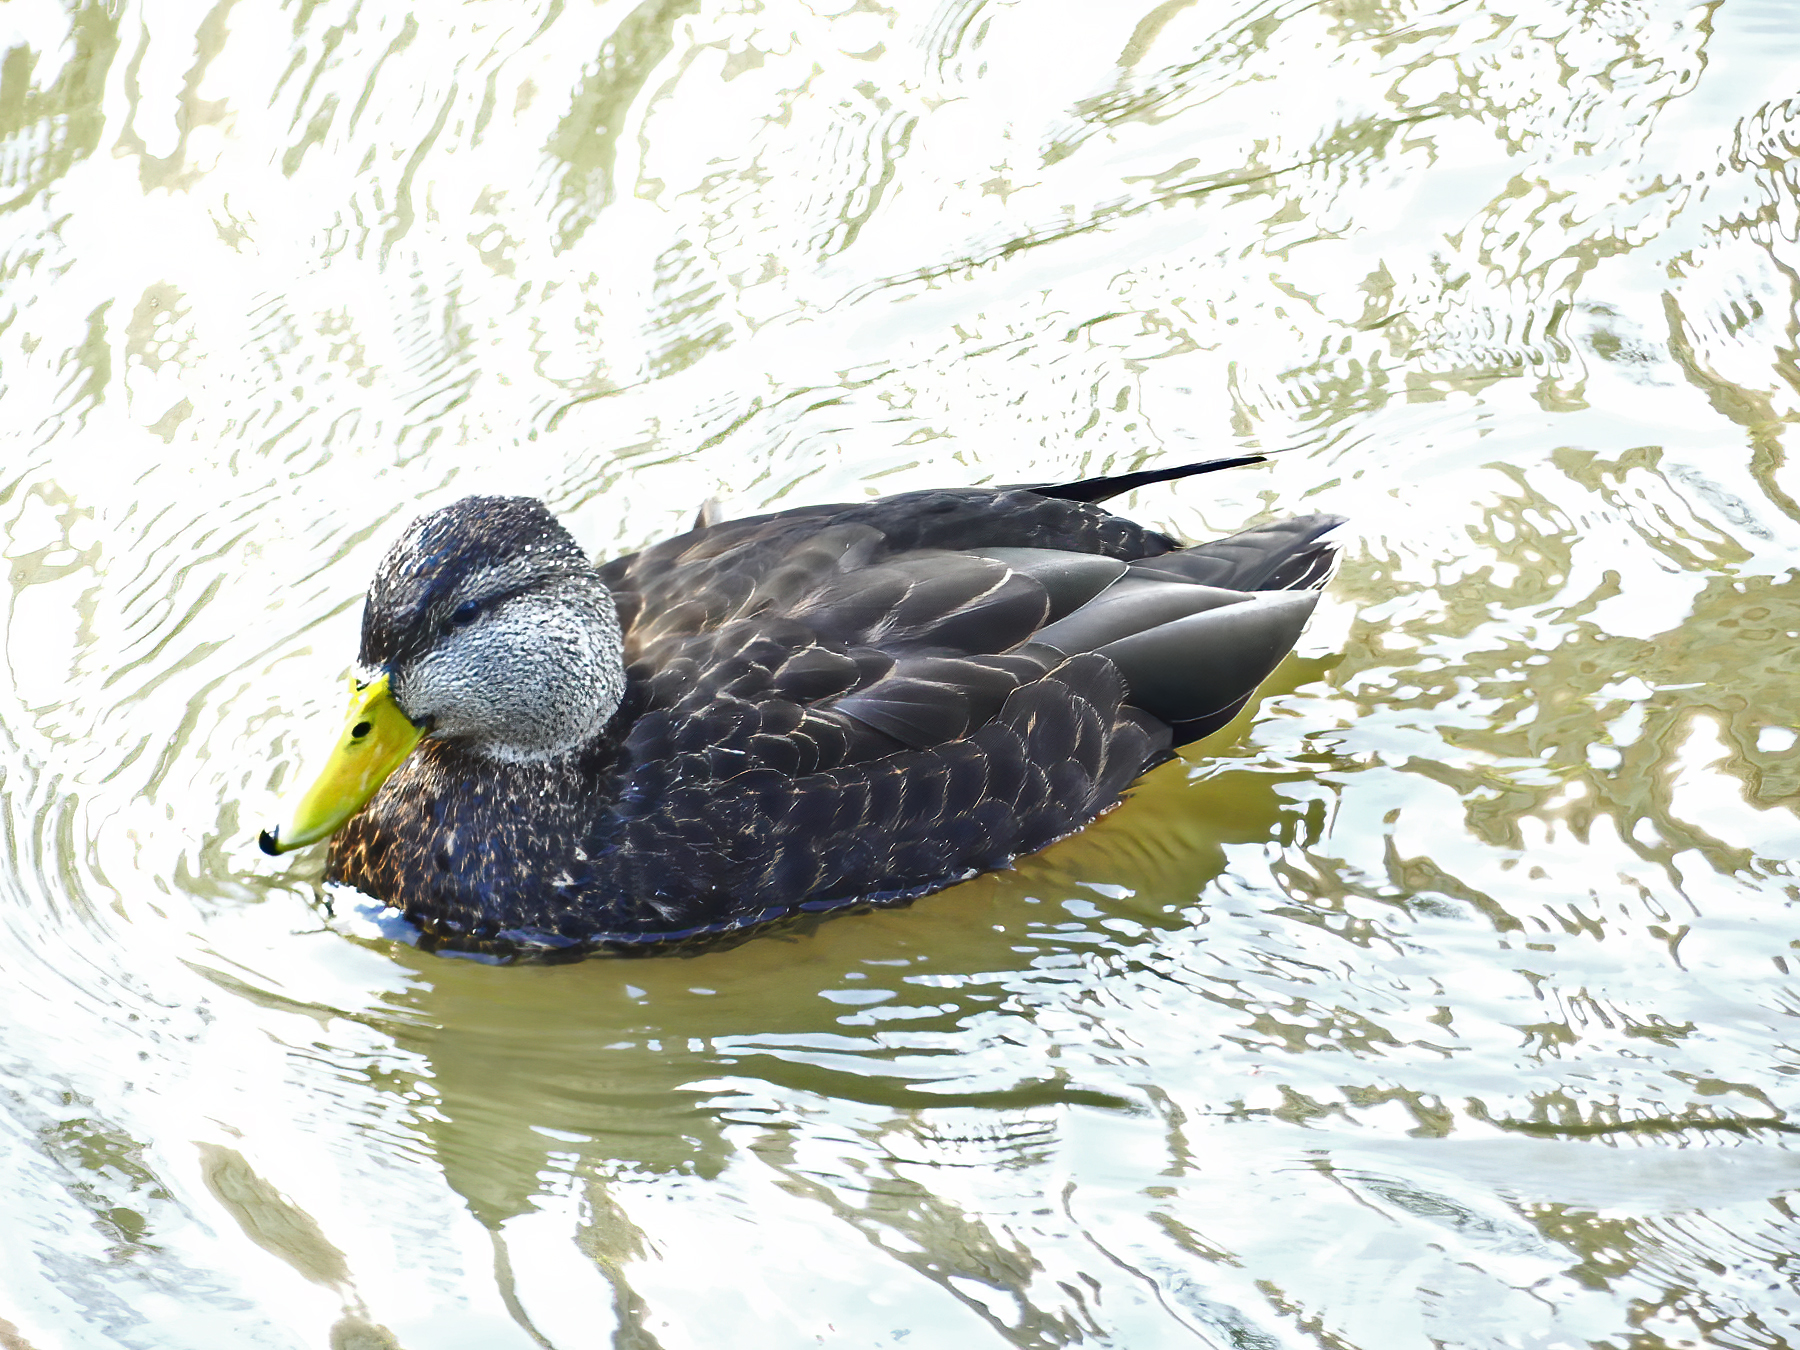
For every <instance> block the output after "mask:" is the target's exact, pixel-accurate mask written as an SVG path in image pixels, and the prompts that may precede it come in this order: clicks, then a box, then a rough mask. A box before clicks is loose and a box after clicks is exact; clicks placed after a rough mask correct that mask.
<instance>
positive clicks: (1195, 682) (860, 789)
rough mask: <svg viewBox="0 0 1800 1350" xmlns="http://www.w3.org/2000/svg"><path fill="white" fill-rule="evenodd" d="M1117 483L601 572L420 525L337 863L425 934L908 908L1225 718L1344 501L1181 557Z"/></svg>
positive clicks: (1265, 662) (1015, 494)
mask: <svg viewBox="0 0 1800 1350" xmlns="http://www.w3.org/2000/svg"><path fill="white" fill-rule="evenodd" d="M1203 467H1206V466H1187V467H1186V468H1184V469H1182V470H1174V471H1166V472H1164V473H1163V474H1161V475H1157V476H1159V477H1174V476H1180V475H1181V474H1182V473H1184V472H1197V471H1200V469H1201V468H1203ZM1144 477H1146V476H1145V475H1135V476H1133V478H1134V479H1141V478H1144ZM1125 481H1126V480H1123V479H1120V480H1089V481H1088V482H1087V483H1085V484H1071V485H1062V486H1059V487H1051V488H1039V489H1029V488H1012V489H1006V488H1002V489H976V488H971V489H953V490H938V491H926V492H912V493H905V494H901V495H897V496H894V497H889V498H884V499H879V500H876V501H872V502H867V503H859V504H847V505H830V506H808V507H801V508H798V509H795V510H789V511H782V512H778V513H775V514H771V515H763V516H757V517H753V518H750V519H744V520H737V521H731V522H727V523H723V524H714V525H706V526H701V527H699V528H696V529H695V530H693V531H691V532H690V533H688V534H685V535H681V536H679V537H677V538H673V539H669V540H667V541H664V542H662V543H659V544H656V545H654V546H652V547H650V548H647V549H645V550H643V551H642V552H639V553H635V554H632V555H630V556H628V557H623V558H619V559H616V560H614V561H612V562H609V563H606V564H604V565H602V566H599V567H597V568H592V567H589V566H588V565H587V564H586V562H585V559H582V558H581V557H580V554H579V550H577V549H575V546H574V544H573V541H572V540H570V539H569V538H568V536H567V534H566V532H564V531H563V530H562V528H561V526H560V525H558V524H556V522H555V520H554V518H553V517H551V516H550V514H549V512H548V511H546V510H545V509H544V507H543V506H542V505H541V504H539V503H537V502H534V501H530V500H528V499H522V498H470V499H467V500H465V501H463V502H459V503H456V504H455V505H453V506H450V507H447V508H444V509H443V510H441V511H438V512H435V513H432V514H431V515H429V516H426V517H423V518H421V520H420V521H418V522H415V523H414V525H413V526H412V527H411V528H410V529H409V531H408V534H407V536H406V537H405V538H404V539H403V540H402V541H401V543H400V544H399V545H397V546H396V548H395V550H394V551H393V552H392V553H390V555H389V557H388V559H387V561H386V562H384V564H383V566H382V570H381V572H380V573H379V574H378V576H377V579H376V582H375V584H374V586H373V587H372V588H371V592H370V598H369V603H368V606H367V609H366V610H365V615H364V627H363V644H362V652H361V656H360V662H359V664H360V667H361V669H362V671H363V673H364V674H365V675H366V676H370V677H373V676H374V675H375V674H376V673H377V672H386V673H387V674H388V675H391V677H392V679H393V696H394V700H395V702H396V703H397V705H398V707H399V709H400V711H401V712H402V713H404V714H405V716H406V718H407V719H409V721H411V722H413V723H415V724H417V726H418V727H420V728H421V731H420V732H419V736H420V739H419V740H418V742H417V746H416V748H414V749H412V750H411V751H410V753H407V754H406V757H405V758H404V760H403V761H402V762H401V763H400V764H399V767H398V768H397V769H396V770H394V771H393V772H392V774H391V776H389V777H387V778H386V780H385V782H383V783H382V785H381V786H380V788H379V790H378V791H376V792H375V793H374V795H373V797H372V798H370V799H369V800H368V801H367V804H366V805H365V806H363V807H362V809H361V810H360V811H359V812H357V813H356V814H355V815H354V816H352V817H351V818H350V819H349V820H348V822H347V823H346V824H344V825H343V826H342V828H340V829H339V830H338V831H337V833H336V835H335V837H334V838H333V839H332V844H331V851H330V856H329V860H328V863H327V871H326V877H327V880H328V881H330V882H336V883H342V884H344V885H348V886H352V887H354V888H356V889H357V890H359V891H362V892H364V893H365V894H367V895H370V896H373V897H375V898H377V899H380V900H382V901H384V902H386V903H387V904H388V905H390V906H392V907H394V908H396V909H399V910H401V911H403V912H404V914H405V915H406V917H407V918H408V919H409V920H410V921H411V922H412V923H414V924H415V925H417V926H418V928H419V929H420V930H421V942H422V944H423V945H426V946H429V947H445V948H454V949H464V950H474V951H486V952H492V953H496V954H500V955H512V956H519V955H537V956H540V957H555V956H575V955H580V954H584V953H587V952H591V951H596V950H603V949H604V950H613V951H620V952H625V951H646V950H654V949H658V948H663V947H667V946H669V945H671V944H683V943H692V942H694V941H696V940H703V939H714V940H717V939H718V938H720V937H722V936H725V935H730V934H735V933H740V932H742V931H744V930H748V929H753V928H756V927H758V926H761V925H764V924H767V923H770V922H771V921H774V920H777V919H780V918H783V917H785V916H789V915H794V914H801V913H807V912H823V911H830V910H835V909H844V908H850V907H856V906H866V905H872V904H887V903H897V902H901V901H905V900H909V899H912V898H915V897H918V896H921V895H925V894H927V893H929V892H932V891H936V890H941V889H943V888H944V887H946V886H949V885H952V884H954V883H955V882H957V881H960V880H963V879H965V878H967V877H969V876H972V875H974V874H976V873H979V872H982V871H987V870H991V869H994V868H999V867H1003V866H1005V865H1007V864H1008V863H1009V862H1010V861H1011V860H1012V859H1014V858H1016V857H1019V856H1021V855H1023V854H1028V853H1032V852H1035V851H1037V850H1039V849H1041V848H1043V847H1045V846H1046V845H1048V844H1050V843H1052V842H1054V841H1055V840H1057V839H1059V838H1062V837H1063V836H1065V835H1068V834H1070V833H1072V832H1074V831H1076V830H1078V829H1080V828H1081V827H1082V826H1083V825H1085V824H1087V823H1088V822H1089V821H1091V820H1092V819H1093V818H1094V817H1095V816H1097V815H1099V814H1100V813H1102V812H1104V811H1106V810H1107V809H1109V808H1110V807H1112V806H1113V805H1114V804H1116V803H1117V802H1118V801H1119V798H1120V794H1121V793H1122V792H1123V790H1124V789H1125V788H1126V787H1127V786H1128V785H1129V784H1130V783H1131V782H1132V781H1133V780H1134V779H1135V778H1137V777H1138V776H1139V775H1140V774H1141V773H1143V772H1144V770H1145V769H1147V768H1148V767H1150V766H1152V765H1153V764H1155V763H1157V762H1158V761H1159V760H1161V759H1163V758H1166V757H1167V756H1168V755H1169V753H1170V752H1171V748H1172V746H1174V745H1176V744H1180V743H1183V742H1185V741H1187V740H1191V739H1195V738H1197V737H1198V736H1200V735H1204V734H1205V733H1206V732H1207V731H1210V730H1212V729H1214V728H1215V727H1217V726H1220V725H1223V723H1224V722H1225V721H1227V720H1229V719H1230V717H1231V716H1232V715H1233V714H1234V713H1235V712H1236V711H1237V710H1238V709H1239V708H1240V707H1242V706H1243V704H1244V702H1245V701H1246V700H1247V699H1248V698H1249V696H1250V695H1251V693H1252V692H1253V691H1254V690H1255V688H1256V686H1257V685H1258V684H1259V683H1260V682H1261V681H1262V679H1263V678H1264V677H1265V676H1266V675H1267V674H1268V673H1269V671H1270V670H1272V669H1273V667H1274V666H1275V664H1276V663H1277V662H1278V661H1279V660H1280V658H1281V657H1282V656H1283V655H1284V654H1285V653H1286V652H1287V651H1288V650H1289V648H1290V647H1291V646H1292V644H1293V642H1294V641H1295V639H1296V638H1297V637H1298V635H1299V632H1300V630H1301V627H1302V626H1303V625H1304V623H1305V621H1306V618H1307V616H1308V615H1309V614H1310V612H1311V610H1312V607H1313V603H1314V601H1315V600H1316V598H1317V587H1319V586H1320V585H1322V584H1323V581H1324V578H1325V576H1326V575H1327V573H1328V571H1329V568H1330V565H1331V561H1332V556H1333V553H1332V549H1331V546H1330V545H1329V543H1327V542H1325V541H1323V540H1322V539H1321V538H1320V536H1321V535H1323V534H1324V533H1325V532H1326V531H1327V530H1329V529H1330V528H1331V527H1332V526H1333V525H1335V524H1337V523H1338V521H1337V518H1336V517H1331V516H1308V517H1300V518H1296V519H1292V520H1287V521H1281V522H1277V523H1275V524H1272V525H1268V526H1263V527H1260V528H1258V529H1255V530H1251V531H1248V532H1246V533H1244V534H1241V535H1237V536H1233V537H1232V538H1230V539H1226V540H1220V541H1217V542H1215V543H1212V544H1207V545H1200V546H1198V547H1192V548H1183V547H1182V546H1181V545H1180V544H1179V542H1178V541H1176V540H1174V539H1172V538H1170V537H1169V536H1167V535H1164V534H1161V533H1159V532H1157V531H1154V530H1150V529H1147V528H1145V527H1144V526H1141V525H1137V524H1134V523H1133V522H1131V521H1129V520H1125V519H1122V518H1121V517H1118V516H1115V515H1112V514H1109V513H1108V512H1106V511H1104V510H1102V509H1101V508H1100V507H1098V506H1097V505H1094V504H1093V502H1092V501H1090V500H1083V499H1082V498H1083V496H1084V495H1087V496H1099V495H1103V494H1104V492H1105V491H1106V490H1107V485H1108V484H1111V483H1120V482H1125ZM1096 485H1098V486H1096ZM1133 485H1135V483H1133ZM1114 490H1116V489H1114ZM471 576H473V577H475V578H476V580H474V581H470V580H469V578H470V577H471ZM544 596H550V597H553V599H554V603H552V602H551V601H550V600H545V599H542V597H544ZM465 629H466V630H467V631H466V633H465V631H464V630H465ZM484 632H485V633H486V636H485V637H484V636H483V634H484ZM591 633H598V634H599V636H598V637H597V638H591ZM608 634H614V635H616V636H612V637H609V636H608ZM584 635H587V636H584ZM590 638H591V640H590ZM608 642H614V643H616V644H617V654H616V657H615V656H611V655H609V653H608V651H606V650H603V649H605V648H606V647H607V643H608ZM481 643H485V644H486V646H485V647H483V646H481V645H480V644H481ZM584 643H586V644H587V645H588V646H592V647H594V648H595V650H597V651H599V653H600V655H599V657H598V658H596V659H590V658H591V653H589V652H588V650H587V647H586V646H584V645H583V644H584ZM478 651H490V652H496V651H497V652H499V653H501V655H500V656H497V657H495V658H494V662H495V663H496V664H494V665H493V666H492V667H491V668H483V669H479V670H478V669H477V667H476V666H475V664H474V657H473V656H472V654H473V653H476V652H478ZM509 653H511V655H509ZM434 661H436V662H437V665H436V666H433V664H432V663H433V662H434ZM471 671H473V672H475V673H470V672H471ZM496 671H497V672H498V674H496V673H495V672H496ZM600 686H606V687H604V688H601V687H600ZM476 689H480V690H488V691H489V693H486V694H482V695H480V696H479V697H478V696H477V695H475V694H471V693H470V692H469V691H470V690H476ZM596 689H598V692H597V693H596V692H595V690H596ZM485 697H492V698H495V699H498V700H500V701H501V703H503V704H504V705H505V707H504V708H503V710H502V712H501V713H496V714H493V715H492V716H489V715H488V714H487V713H485V712H484V710H483V707H482V706H481V705H480V699H481V698H485ZM571 706H573V707H575V708H576V709H577V711H576V712H575V713H569V714H567V715H565V713H564V711H563V710H564V709H566V708H568V707H571ZM484 717H486V718H487V720H488V721H489V722H495V723H504V724H505V725H506V726H509V727H517V728H521V729H520V730H518V731H516V733H515V732H508V733H505V734H502V733H500V732H496V731H492V730H484V725H485V724H484V722H483V718H484ZM559 719H560V720H559ZM584 719H585V720H584ZM368 725H369V724H368V723H367V722H366V721H365V722H363V723H362V724H361V726H362V727H364V728H366V727H367V726H368ZM543 728H550V729H549V730H543ZM270 842H271V840H270V838H269V837H266V838H265V847H268V846H269V845H270Z"/></svg>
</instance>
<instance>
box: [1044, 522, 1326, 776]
mask: <svg viewBox="0 0 1800 1350" xmlns="http://www.w3.org/2000/svg"><path fill="white" fill-rule="evenodd" d="M1341 523H1342V519H1341V517H1338V516H1327V515H1314V516H1299V517H1296V518H1294V519H1291V520H1279V521H1274V522H1272V523H1270V524H1267V525H1259V526H1257V527H1256V528H1255V529H1250V530H1246V531H1244V532H1243V533H1242V534H1235V535H1232V536H1231V537H1230V538H1228V539H1220V540H1217V541H1215V542H1213V543H1210V544H1201V545H1198V546H1196V547H1194V548H1186V549H1176V550H1174V551H1173V552H1170V553H1163V554H1159V555H1157V556H1156V557H1152V558H1145V559H1142V560H1140V561H1138V562H1135V563H1133V564H1131V565H1130V567H1129V568H1128V569H1127V570H1126V574H1125V575H1124V576H1122V577H1119V578H1118V579H1117V580H1116V581H1114V582H1113V583H1112V584H1111V585H1109V586H1105V587H1104V589H1101V590H1099V591H1098V593H1096V594H1094V595H1093V596H1092V598H1090V599H1088V600H1087V602H1086V603H1085V604H1081V605H1079V606H1078V607H1076V608H1075V609H1073V610H1072V611H1070V612H1068V613H1067V614H1065V615H1064V616H1063V617H1061V618H1058V619H1057V620H1056V621H1055V622H1053V623H1051V624H1049V625H1047V626H1046V627H1044V628H1043V629H1041V630H1039V632H1038V634H1037V637H1036V641H1038V642H1041V643H1044V644H1045V645H1047V646H1050V647H1053V648H1056V649H1057V650H1059V651H1063V652H1067V653H1070V654H1074V653H1076V652H1088V651H1091V652H1098V653H1099V654H1100V655H1102V656H1105V657H1107V658H1108V659H1109V660H1111V661H1112V663H1113V664H1114V665H1115V666H1116V667H1117V668H1118V670H1119V673H1120V674H1121V675H1123V676H1124V678H1125V683H1126V686H1127V687H1128V688H1129V689H1130V691H1131V694H1130V697H1131V701H1132V703H1134V704H1136V705H1137V706H1138V707H1140V708H1142V709H1143V710H1144V711H1145V712H1148V713H1151V714H1153V715H1154V716H1156V717H1159V718H1161V719H1162V720H1163V721H1165V722H1167V723H1169V724H1170V726H1171V727H1172V728H1173V729H1174V731H1175V735H1176V740H1177V743H1185V742H1187V741H1190V740H1195V739H1198V738H1199V737H1200V736H1203V735H1205V734H1206V733H1207V732H1209V731H1212V730H1213V729H1215V728H1217V727H1219V726H1222V725H1224V724H1225V723H1226V722H1228V721H1229V720H1231V718H1232V717H1233V716H1235V715H1236V713H1237V711H1238V709H1240V708H1242V707H1243V706H1244V704H1245V702H1246V701H1248V699H1249V698H1250V697H1251V695H1252V694H1254V693H1255V691H1256V687H1257V686H1258V685H1260V684H1261V683H1262V682H1263V680H1264V679H1266V678H1267V677H1268V675H1269V672H1270V671H1272V670H1274V669H1275V667H1276V665H1277V664H1278V663H1279V662H1280V661H1281V658H1282V657H1284V656H1286V655H1287V653H1288V651H1289V650H1290V649H1291V648H1292V647H1293V645H1294V643H1295V642H1296V641H1298V639H1299V637H1300V632H1301V630H1302V629H1303V628H1304V627H1305V626H1306V621H1307V619H1308V618H1309V617H1311V615H1312V612H1313V607H1314V606H1315V605H1316V604H1317V603H1318V599H1319V595H1318V592H1319V588H1320V587H1321V586H1323V585H1324V584H1325V579H1326V577H1327V576H1328V575H1329V574H1330V572H1331V567H1332V563H1333V562H1334V561H1335V558H1336V547H1335V545H1334V544H1333V543H1332V541H1331V540H1329V539H1327V538H1325V536H1326V534H1327V533H1328V532H1329V531H1331V530H1332V529H1333V528H1335V527H1336V526H1337V525H1339V524H1341Z"/></svg>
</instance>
